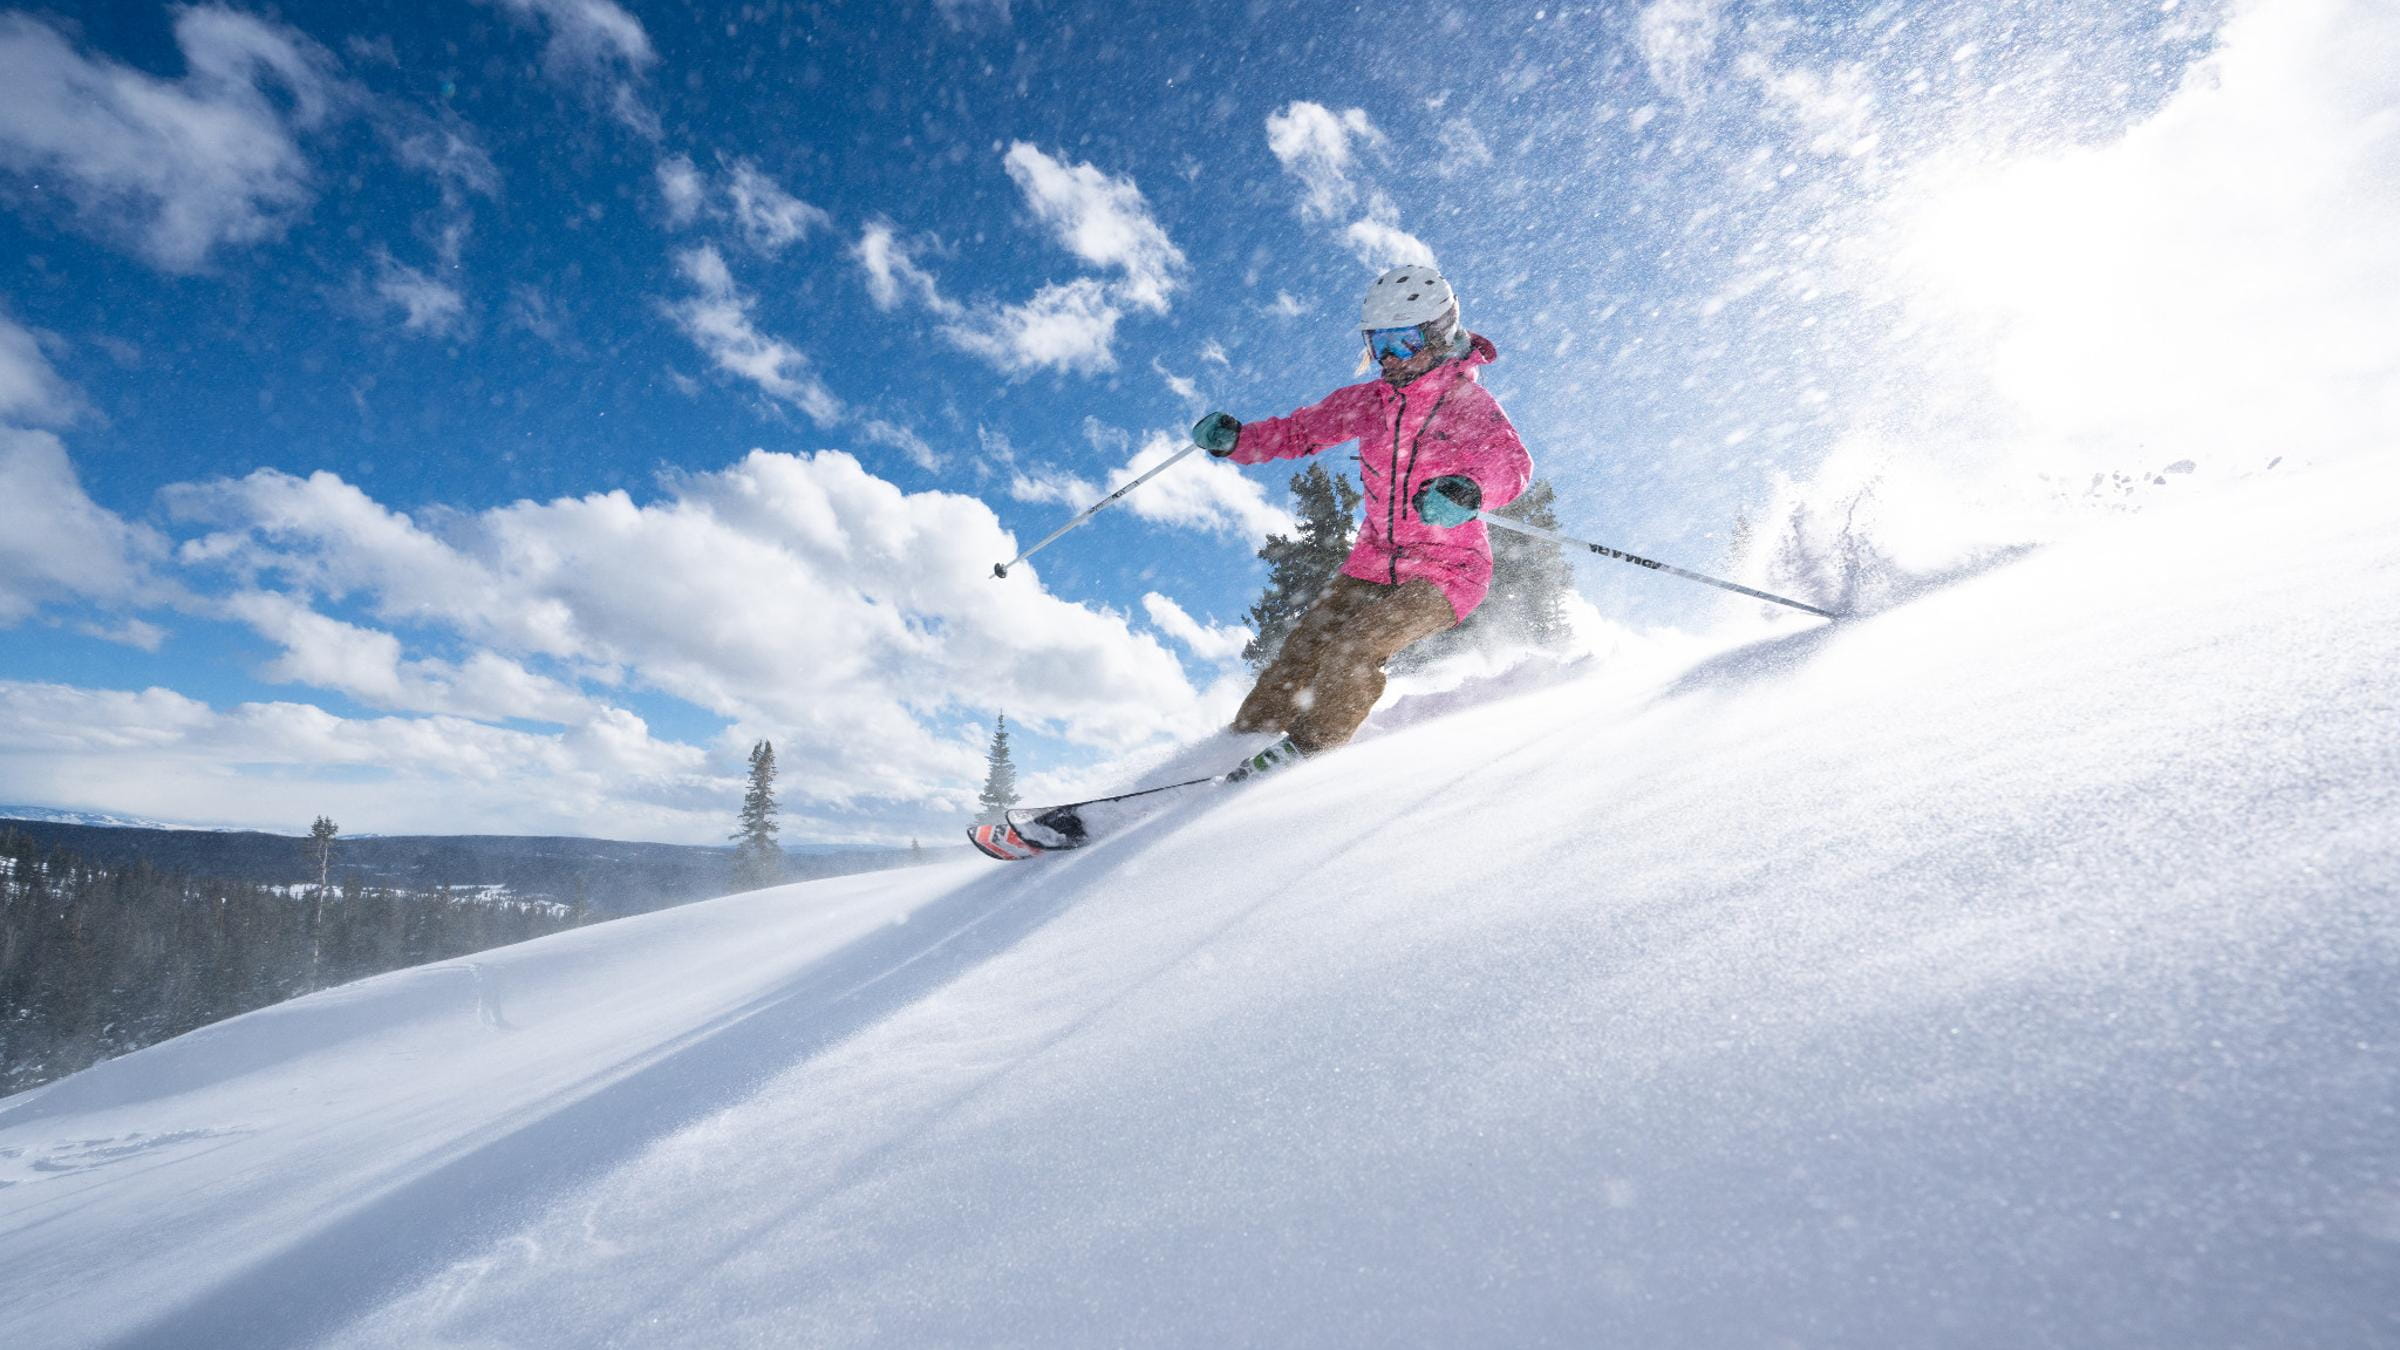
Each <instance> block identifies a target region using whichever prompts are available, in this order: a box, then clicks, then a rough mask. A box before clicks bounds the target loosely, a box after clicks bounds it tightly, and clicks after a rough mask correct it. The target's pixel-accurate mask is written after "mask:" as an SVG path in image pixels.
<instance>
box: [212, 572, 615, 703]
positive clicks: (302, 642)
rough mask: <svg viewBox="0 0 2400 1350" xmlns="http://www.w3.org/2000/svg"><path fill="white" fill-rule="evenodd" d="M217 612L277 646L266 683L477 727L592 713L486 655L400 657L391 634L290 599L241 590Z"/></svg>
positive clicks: (567, 694)
mask: <svg viewBox="0 0 2400 1350" xmlns="http://www.w3.org/2000/svg"><path fill="white" fill-rule="evenodd" d="M221 608H222V609H223V611H224V613H225V614H226V616H227V617H229V618H232V619H235V620H238V621H240V622H242V623H244V624H247V625H249V626H250V628H251V629H252V630H253V631H255V632H256V633H258V634H259V636H261V637H264V638H267V639H268V640H270V641H272V642H275V643H277V644H279V645H281V646H282V648H283V654H282V655H281V656H279V657H277V658H276V659H275V660H274V661H273V662H271V663H269V664H268V666H267V667H266V669H265V670H264V671H262V672H261V673H262V674H263V675H264V676H265V677H266V678H267V679H270V680H275V681H279V682H285V683H292V684H304V685H309V686H312V687H314V688H318V689H331V690H335V691H338V692H340V693H344V694H348V695H351V696H352V697H354V698H357V699H359V700H361V701H362V702H364V703H366V704H368V705H370V706H372V707H376V708H383V709H388V710H391V711H397V712H431V713H451V714H455V715H457V716H461V717H472V718H476V719H479V720H482V721H504V720H507V719H509V718H525V719H530V720H533V721H541V722H558V723H577V722H582V721H584V720H586V719H588V718H590V717H593V716H595V715H597V714H598V713H599V711H600V708H599V706H598V705H597V704H595V703H594V702H593V701H592V700H591V699H590V698H587V697H585V696H584V695H583V694H581V693H579V692H577V691H576V690H574V689H572V688H570V687H568V686H567V685H564V684H562V683H560V682H559V681H557V680H553V679H550V678H548V677H546V676H542V675H537V674H535V673H534V672H532V671H531V670H528V669H526V668H525V667H524V666H523V665H522V664H520V663H518V662H516V661H512V660H509V659H508V658H506V657H503V656H500V655H498V654H496V653H493V652H490V651H477V652H474V653H472V654H470V655H469V656H468V657H467V659H466V660H465V661H463V662H451V661H440V660H432V659H426V658H417V659H408V658H405V657H404V656H403V655H402V650H401V643H400V639H399V637H398V636H397V635H395V634H392V633H387V632H382V631H379V630H377V629H372V628H362V627H359V626H358V625H356V624H350V623H344V622H342V621H341V620H339V619H335V618H332V617H330V616H328V615H325V614H320V613H318V612H317V611H316V610H314V609H312V608H310V607H309V605H308V603H307V602H306V601H305V600H303V599H301V598H300V597H299V596H296V595H292V594H288V593H284V592H276V591H241V592H237V593H236V594H234V595H231V596H228V597H226V599H225V600H224V601H223V602H222V605H221Z"/></svg>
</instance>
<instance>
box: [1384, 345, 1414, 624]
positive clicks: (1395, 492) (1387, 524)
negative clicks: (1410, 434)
mask: <svg viewBox="0 0 2400 1350" xmlns="http://www.w3.org/2000/svg"><path fill="white" fill-rule="evenodd" d="M1398 392H1399V394H1400V406H1399V407H1398V408H1397V409H1395V410H1394V411H1393V413H1392V471H1391V472H1390V473H1389V474H1386V475H1385V476H1384V481H1385V482H1387V483H1389V484H1391V494H1390V495H1389V496H1387V497H1385V498H1384V502H1383V541H1384V542H1385V543H1386V544H1389V545H1391V549H1392V556H1391V558H1390V560H1389V566H1390V568H1391V577H1392V584H1393V585H1394V586H1397V585H1399V584H1400V494H1401V493H1402V492H1403V491H1405V490H1406V489H1407V487H1408V485H1407V484H1406V483H1403V482H1401V481H1400V424H1401V423H1402V422H1404V421H1406V420H1407V419H1408V391H1407V390H1405V389H1403V390H1400V391H1398ZM1409 461H1410V462H1411V463H1414V462H1415V461H1416V456H1415V455H1410V456H1409Z"/></svg>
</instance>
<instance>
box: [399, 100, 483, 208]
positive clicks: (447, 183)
mask: <svg viewBox="0 0 2400 1350" xmlns="http://www.w3.org/2000/svg"><path fill="white" fill-rule="evenodd" d="M392 150H393V153H394V154H395V155H397V156H398V157H399V160H400V162H401V163H402V164H404V165H406V166H408V167H409V168H412V169H415V170H417V171H418V172H419V173H422V174H425V175H426V176H427V177H430V178H432V179H433V180H434V181H435V182H437V183H439V184H441V187H442V195H443V197H444V199H445V200H449V201H452V202H454V203H455V202H459V201H463V200H464V199H465V198H466V197H467V195H468V194H470V193H472V194H474V195H476V196H479V197H494V196H498V195H499V192H500V170H499V168H498V167H497V166H495V165H494V164H493V163H492V157H491V155H490V154H488V153H486V152H485V150H484V148H483V146H482V144H481V143H480V142H478V141H477V140H476V139H475V136H474V133H473V132H471V131H470V130H468V129H467V127H466V125H465V124H464V123H462V122H460V121H459V120H458V119H457V117H456V116H455V115H449V116H447V117H446V118H445V119H444V120H440V121H436V120H434V119H431V118H428V119H425V120H424V121H422V122H419V123H417V124H415V125H412V126H408V127H407V128H405V129H403V130H398V131H395V132H393V133H392Z"/></svg>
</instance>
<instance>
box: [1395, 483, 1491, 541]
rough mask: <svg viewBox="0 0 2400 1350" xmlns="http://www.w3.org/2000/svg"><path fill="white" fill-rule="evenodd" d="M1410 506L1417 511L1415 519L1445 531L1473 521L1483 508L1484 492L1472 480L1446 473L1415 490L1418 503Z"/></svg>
mask: <svg viewBox="0 0 2400 1350" xmlns="http://www.w3.org/2000/svg"><path fill="white" fill-rule="evenodd" d="M1409 504H1410V505H1411V506H1413V507H1414V508H1416V512H1417V519H1419V520H1421V521H1424V522H1425V523H1426V524H1428V525H1431V526H1434V527H1435V528H1437V529H1444V530H1447V529H1451V528H1453V527H1455V526H1459V525H1464V524H1466V523H1467V522H1468V521H1470V520H1473V519H1474V518H1475V513H1476V512H1477V511H1478V510H1481V509H1482V507H1483V489H1482V488H1479V487H1477V486H1475V480H1474V479H1472V478H1467V477H1463V476H1461V475H1459V474H1455V473H1446V474H1443V475H1442V476H1441V477H1439V478H1436V479H1434V480H1433V481H1432V482H1430V483H1427V484H1426V485H1425V486H1423V487H1421V488H1418V489H1417V499H1416V500H1415V501H1414V502H1411V503H1409Z"/></svg>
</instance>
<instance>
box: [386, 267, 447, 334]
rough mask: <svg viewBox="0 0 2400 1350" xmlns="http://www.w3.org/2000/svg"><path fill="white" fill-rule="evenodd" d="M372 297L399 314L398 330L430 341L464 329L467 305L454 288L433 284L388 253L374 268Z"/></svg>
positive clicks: (430, 280)
mask: <svg viewBox="0 0 2400 1350" xmlns="http://www.w3.org/2000/svg"><path fill="white" fill-rule="evenodd" d="M375 294H376V295H378V296H380V297H382V298H383V299H384V301H386V302H387V303H389V304H391V305H394V306H396V307H398V309H399V310H400V312H401V320H400V324H401V327H403V328H406V329H407V330H408V331H410V332H412V333H424V334H427V335H428V336H432V337H452V336H455V335H457V333H458V332H459V331H460V329H461V328H463V327H464V325H465V320H466V312H467V302H466V297H464V296H462V295H460V294H459V293H458V290H457V288H456V287H453V286H451V285H449V284H447V283H445V282H441V281H436V280H435V279H434V278H432V277H430V276H427V275H426V274H425V273H423V272H420V271H418V270H417V269H416V268H414V267H410V266H409V265H408V264H406V263H403V262H400V261H398V260H397V259H395V258H393V257H392V255H391V254H389V253H380V252H379V254H378V256H377V259H376V265H375Z"/></svg>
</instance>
